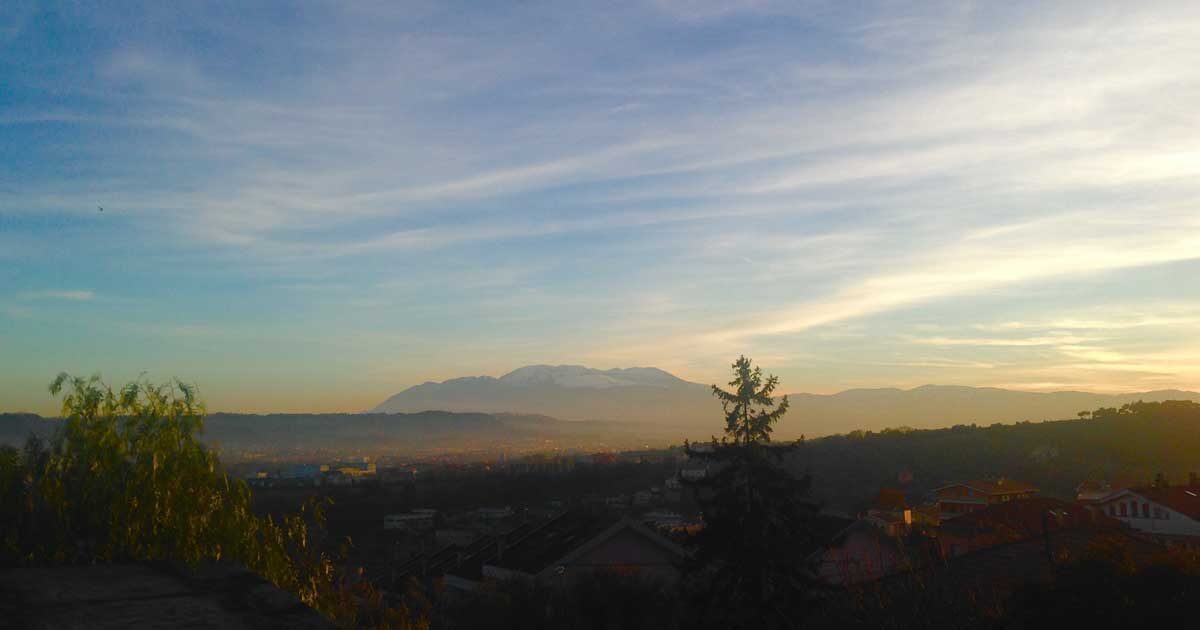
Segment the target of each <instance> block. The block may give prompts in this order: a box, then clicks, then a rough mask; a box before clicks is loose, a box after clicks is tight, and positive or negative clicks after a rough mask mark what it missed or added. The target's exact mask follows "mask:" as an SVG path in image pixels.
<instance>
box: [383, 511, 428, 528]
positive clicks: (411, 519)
mask: <svg viewBox="0 0 1200 630" xmlns="http://www.w3.org/2000/svg"><path fill="white" fill-rule="evenodd" d="M436 515H437V511H436V510H413V511H412V512H408V513H405V514H388V515H387V516H384V517H383V528H384V529H386V530H399V531H428V530H430V529H433V519H434V516H436Z"/></svg>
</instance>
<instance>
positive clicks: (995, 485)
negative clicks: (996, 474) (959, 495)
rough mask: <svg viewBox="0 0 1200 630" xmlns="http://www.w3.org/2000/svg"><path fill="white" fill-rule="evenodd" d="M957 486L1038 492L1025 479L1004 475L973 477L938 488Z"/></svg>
mask: <svg viewBox="0 0 1200 630" xmlns="http://www.w3.org/2000/svg"><path fill="white" fill-rule="evenodd" d="M955 486H967V487H968V488H973V489H975V490H978V491H980V492H982V493H984V494H1014V493H1022V492H1037V488H1036V487H1034V486H1032V485H1030V484H1027V483H1025V482H1023V481H1014V480H1012V479H1005V478H1004V477H1000V478H999V479H972V480H971V481H964V482H960V483H951V484H947V485H945V486H942V487H941V488H938V490H942V489H944V488H953V487H955Z"/></svg>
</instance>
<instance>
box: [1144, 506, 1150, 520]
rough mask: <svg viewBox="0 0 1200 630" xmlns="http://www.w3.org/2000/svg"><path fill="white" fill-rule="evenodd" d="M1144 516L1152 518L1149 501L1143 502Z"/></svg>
mask: <svg viewBox="0 0 1200 630" xmlns="http://www.w3.org/2000/svg"><path fill="white" fill-rule="evenodd" d="M1142 518H1150V504H1149V503H1143V504H1142Z"/></svg>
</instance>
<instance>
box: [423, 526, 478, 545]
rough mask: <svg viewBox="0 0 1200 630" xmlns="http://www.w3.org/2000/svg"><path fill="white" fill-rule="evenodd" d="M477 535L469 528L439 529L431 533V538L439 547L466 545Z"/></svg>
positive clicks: (475, 538)
mask: <svg viewBox="0 0 1200 630" xmlns="http://www.w3.org/2000/svg"><path fill="white" fill-rule="evenodd" d="M479 537H480V536H479V534H477V533H475V532H473V531H471V530H469V529H439V530H437V531H436V532H434V533H433V539H434V540H435V541H436V542H437V544H438V546H439V547H467V546H470V544H471V543H473V542H475V541H476V540H478V539H479Z"/></svg>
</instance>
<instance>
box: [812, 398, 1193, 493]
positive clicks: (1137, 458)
mask: <svg viewBox="0 0 1200 630" xmlns="http://www.w3.org/2000/svg"><path fill="white" fill-rule="evenodd" d="M1123 408H1124V409H1125V411H1123V412H1122V411H1121V409H1118V408H1113V409H1112V410H1111V412H1105V411H1104V410H1097V411H1096V412H1095V413H1094V414H1092V415H1093V417H1092V418H1091V419H1083V420H1064V421H1056V422H1025V423H1017V424H997V425H993V426H988V427H982V426H973V425H957V426H954V427H952V428H947V429H927V430H926V429H923V430H916V431H911V432H906V433H899V432H894V431H886V430H885V431H883V432H878V433H873V432H864V431H855V432H851V433H849V434H846V435H840V436H830V437H823V438H818V439H814V440H807V441H806V442H805V448H804V459H805V464H806V465H807V466H808V467H809V468H810V469H811V470H812V471H813V474H814V475H816V476H817V478H818V479H819V480H820V483H819V485H818V486H817V487H815V488H814V494H815V495H816V497H817V498H818V499H821V500H823V501H827V502H829V503H831V504H834V505H836V506H837V507H838V508H840V509H844V510H847V511H851V512H854V511H858V510H860V509H864V508H865V507H866V506H867V505H868V504H869V502H870V501H871V500H872V499H873V498H874V496H875V494H876V493H877V492H878V491H879V488H880V487H883V486H894V485H896V484H897V483H899V482H898V475H900V474H901V473H906V475H905V477H906V478H908V477H911V478H912V481H911V482H906V483H905V490H906V491H907V492H908V495H909V498H910V500H912V501H920V500H921V499H922V497H925V496H927V495H928V493H929V492H930V491H931V490H933V489H934V488H937V487H939V486H941V485H944V484H946V483H948V482H952V481H962V480H964V479H974V478H987V477H998V476H1004V477H1008V478H1010V479H1017V480H1020V481H1024V482H1028V483H1031V484H1033V485H1035V486H1037V487H1038V488H1039V490H1040V491H1041V493H1042V494H1044V495H1047V496H1052V497H1058V498H1062V499H1068V500H1070V499H1074V498H1075V488H1076V487H1077V486H1078V485H1079V484H1080V482H1082V481H1084V480H1088V479H1091V480H1095V481H1121V482H1127V483H1144V484H1150V483H1152V482H1153V480H1154V479H1155V477H1156V476H1157V473H1159V472H1162V473H1164V476H1165V478H1166V479H1167V481H1169V482H1173V483H1179V482H1182V481H1185V480H1186V479H1187V478H1188V473H1189V472H1192V471H1196V470H1197V468H1196V467H1197V459H1196V453H1198V452H1200V404H1197V403H1194V402H1190V401H1165V402H1138V403H1131V404H1129V405H1125V406H1124V407H1123Z"/></svg>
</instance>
